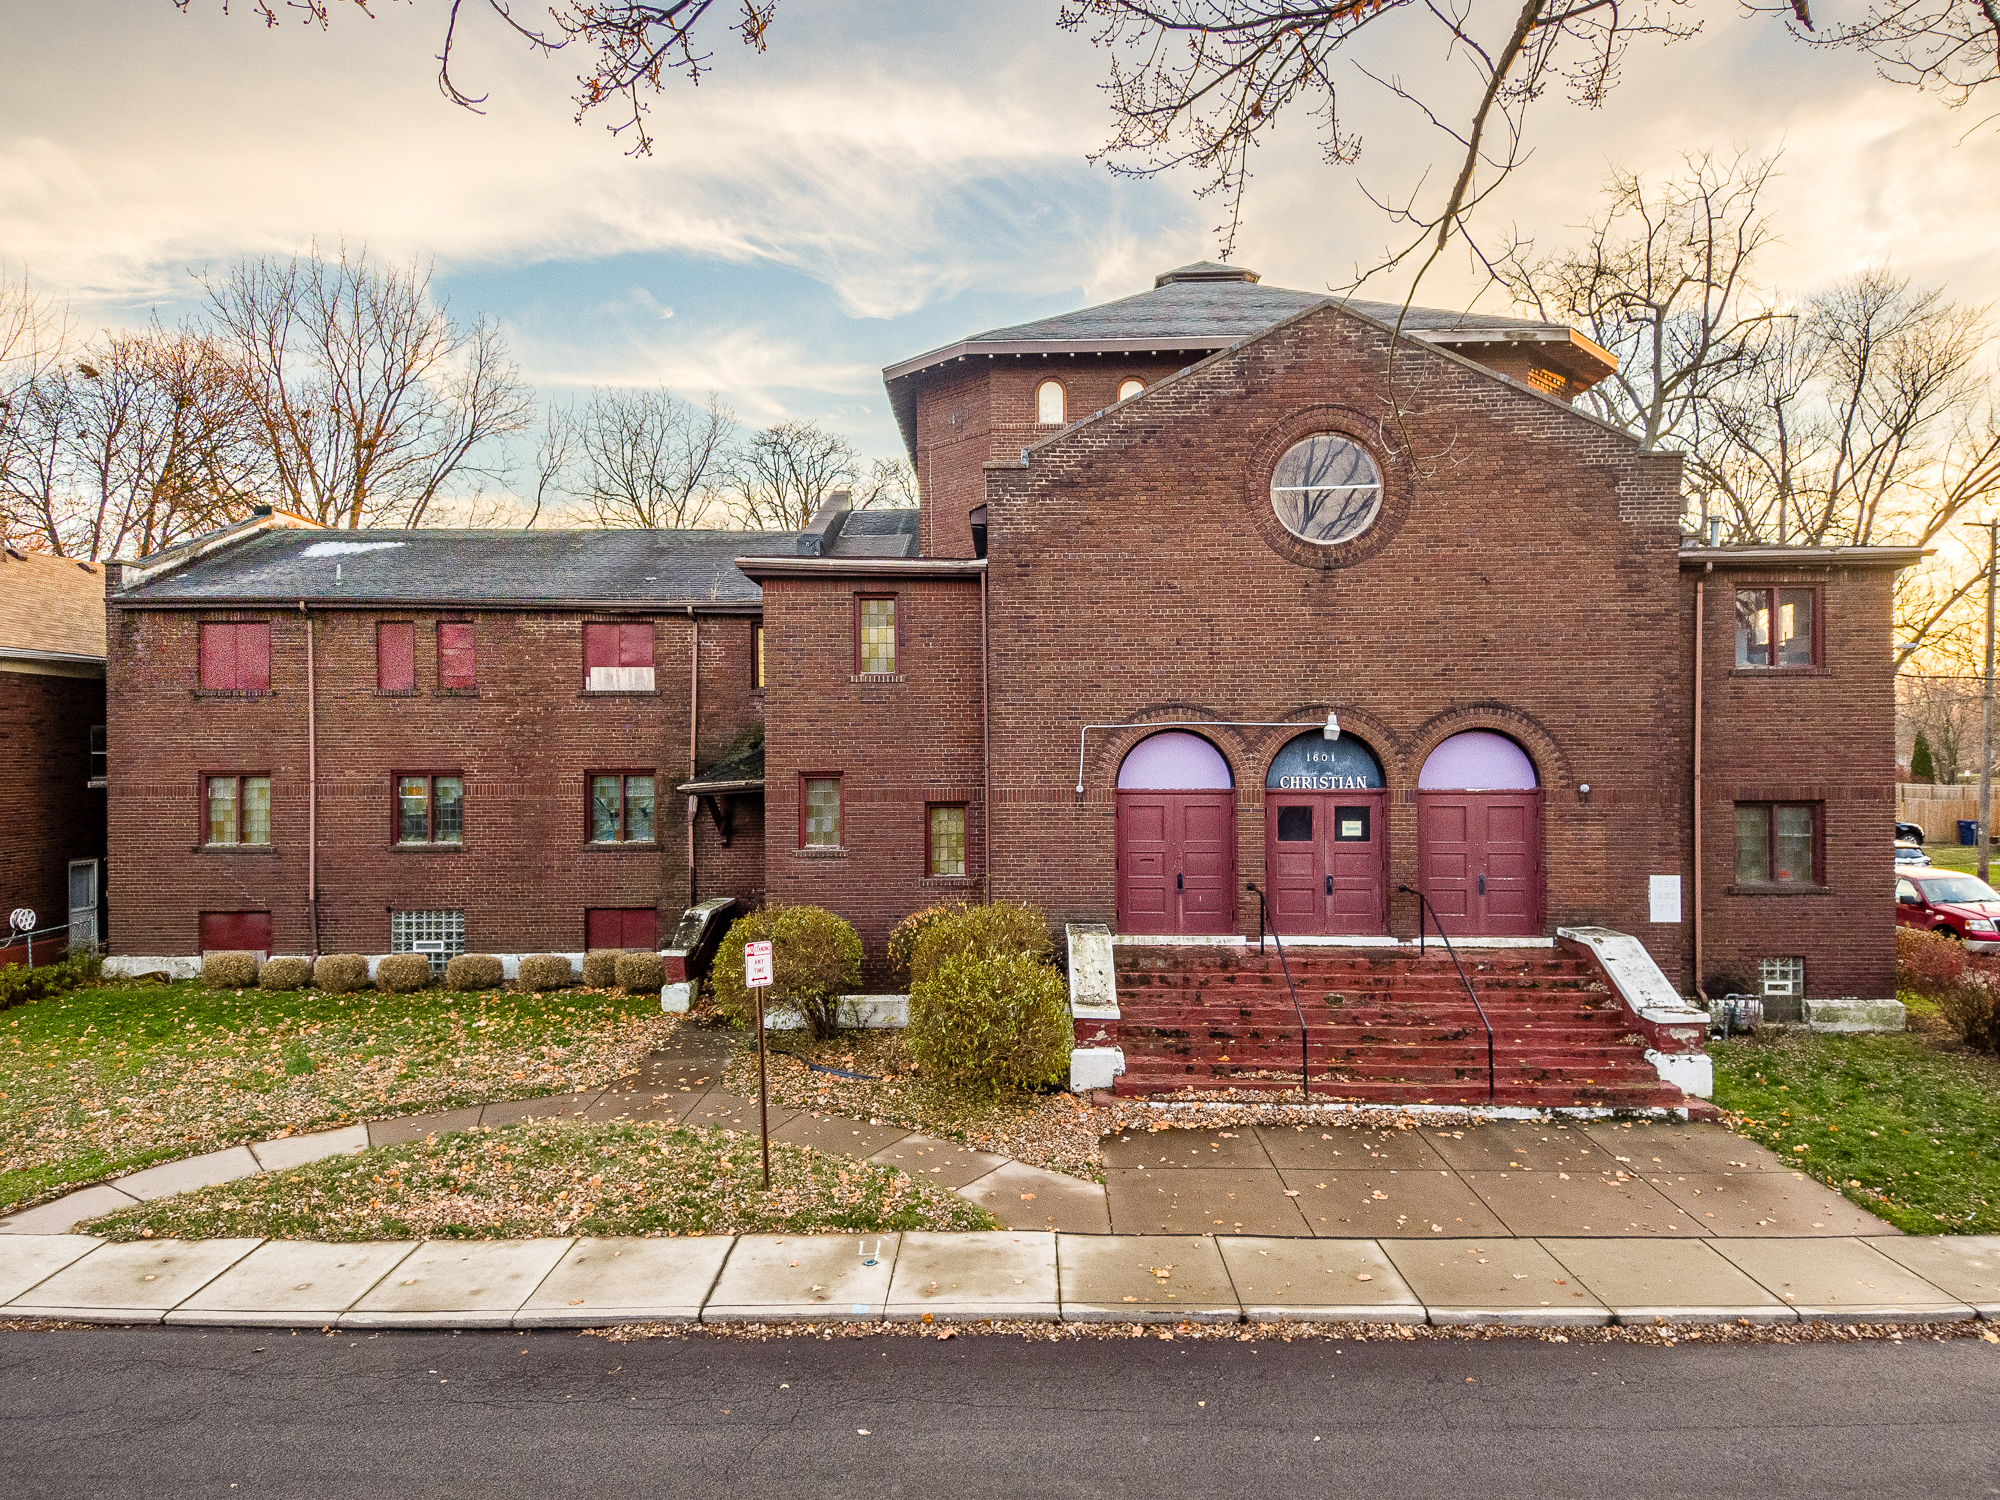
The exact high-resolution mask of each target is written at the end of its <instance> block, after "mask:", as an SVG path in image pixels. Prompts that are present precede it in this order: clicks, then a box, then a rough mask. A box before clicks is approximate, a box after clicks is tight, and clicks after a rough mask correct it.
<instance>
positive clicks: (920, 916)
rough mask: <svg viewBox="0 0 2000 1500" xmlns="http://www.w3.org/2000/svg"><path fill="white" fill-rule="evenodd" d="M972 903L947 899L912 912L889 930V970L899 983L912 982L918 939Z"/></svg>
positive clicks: (968, 907) (966, 908) (905, 984)
mask: <svg viewBox="0 0 2000 1500" xmlns="http://www.w3.org/2000/svg"><path fill="white" fill-rule="evenodd" d="M971 904H972V903H971V902H969V901H945V902H942V903H940V904H939V905H937V906H926V907H925V908H924V909H923V910H922V911H913V912H911V913H910V914H909V915H908V916H907V917H905V918H903V920H902V921H900V922H898V923H897V924H896V925H895V926H894V927H892V928H891V929H890V930H889V972H890V973H891V974H893V975H894V976H895V978H896V981H897V982H898V983H899V984H902V985H904V986H908V984H909V982H910V955H911V953H912V952H913V951H914V950H915V948H916V946H917V939H919V938H921V937H922V936H923V935H924V934H925V933H926V932H929V931H930V930H931V928H932V927H934V926H935V925H936V924H937V923H939V922H942V921H944V920H946V919H947V918H951V917H956V916H957V915H958V914H959V913H961V912H964V911H967V910H969V909H970V907H971Z"/></svg>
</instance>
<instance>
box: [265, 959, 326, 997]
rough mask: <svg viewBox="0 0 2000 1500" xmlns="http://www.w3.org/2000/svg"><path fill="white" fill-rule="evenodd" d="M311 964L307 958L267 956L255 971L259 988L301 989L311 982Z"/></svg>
mask: <svg viewBox="0 0 2000 1500" xmlns="http://www.w3.org/2000/svg"><path fill="white" fill-rule="evenodd" d="M312 977H313V965H312V960H311V959H309V958H267V959H265V960H264V966H263V967H262V968H261V969H259V970H258V971H257V988H258V989H260V990H302V989H304V988H305V987H306V986H307V985H309V984H311V983H312Z"/></svg>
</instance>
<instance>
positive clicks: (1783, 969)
mask: <svg viewBox="0 0 2000 1500" xmlns="http://www.w3.org/2000/svg"><path fill="white" fill-rule="evenodd" d="M1757 992H1758V993H1759V994H1761V995H1762V996H1763V997H1764V998H1765V999H1766V1000H1802V999H1804V998H1805V993H1806V961H1805V960H1804V959H1803V958H1760V959H1758V960H1757Z"/></svg>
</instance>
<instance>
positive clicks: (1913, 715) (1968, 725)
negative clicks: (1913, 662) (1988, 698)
mask: <svg viewBox="0 0 2000 1500" xmlns="http://www.w3.org/2000/svg"><path fill="white" fill-rule="evenodd" d="M1977 670H1978V669H1977V668H1976V667H1975V668H1974V671H1973V673H1971V674H1953V673H1947V672H1905V673H1903V674H1901V675H1899V676H1898V677H1897V678H1896V706H1897V709H1898V711H1899V712H1900V713H1901V714H1902V716H1903V718H1904V719H1905V720H1906V721H1907V722H1908V723H1909V725H1910V727H1911V728H1912V729H1913V730H1915V731H1916V732H1918V733H1920V734H1922V735H1923V737H1924V739H1925V741H1926V742H1927V743H1928V744H1929V745H1930V747H1931V766H1932V771H1933V775H1934V777H1935V779H1936V781H1937V783H1938V785H1940V786H1949V785H1951V784H1952V783H1954V782H1956V781H1957V780H1958V779H1959V776H1960V775H1961V773H1964V772H1976V771H1978V769H1979V705H1980V695H1981V693H1982V691H1983V684H1982V680H1981V679H1980V677H1978V676H1977V675H1976V673H1977Z"/></svg>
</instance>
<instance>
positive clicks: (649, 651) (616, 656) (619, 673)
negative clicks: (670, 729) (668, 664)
mask: <svg viewBox="0 0 2000 1500" xmlns="http://www.w3.org/2000/svg"><path fill="white" fill-rule="evenodd" d="M583 685H584V686H585V687H586V688H588V689H590V690H591V691H592V692H598V693H619V692H625V693H631V692H646V693H650V692H651V691H652V690H653V624H652V621H650V620H641V621H639V622H638V623H637V624H617V625H609V624H587V625H585V626H584V627H583Z"/></svg>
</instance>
